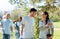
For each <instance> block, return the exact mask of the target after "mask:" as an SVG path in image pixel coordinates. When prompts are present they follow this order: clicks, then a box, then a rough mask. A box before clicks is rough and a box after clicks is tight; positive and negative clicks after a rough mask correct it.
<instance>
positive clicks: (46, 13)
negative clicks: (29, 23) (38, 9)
mask: <svg viewBox="0 0 60 39" xmlns="http://www.w3.org/2000/svg"><path fill="white" fill-rule="evenodd" d="M44 14H45V15H47V17H46V21H45V22H46V24H47V23H48V21H49V14H48V12H46V11H45V12H44Z"/></svg>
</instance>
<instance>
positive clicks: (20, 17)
mask: <svg viewBox="0 0 60 39" xmlns="http://www.w3.org/2000/svg"><path fill="white" fill-rule="evenodd" d="M19 17H20V19H21V20H20V21H22V17H21V16H19ZM17 21H18V19H17V20H15V21H13V23H15V22H17Z"/></svg>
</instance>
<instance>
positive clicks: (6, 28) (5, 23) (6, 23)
mask: <svg viewBox="0 0 60 39" xmlns="http://www.w3.org/2000/svg"><path fill="white" fill-rule="evenodd" d="M9 18H10V14H9V13H6V16H5V19H3V20H2V22H1V24H2V28H3V39H10V29H11V30H12V21H11V20H10V19H9Z"/></svg>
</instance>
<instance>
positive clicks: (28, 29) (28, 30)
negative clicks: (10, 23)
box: [21, 8, 37, 39]
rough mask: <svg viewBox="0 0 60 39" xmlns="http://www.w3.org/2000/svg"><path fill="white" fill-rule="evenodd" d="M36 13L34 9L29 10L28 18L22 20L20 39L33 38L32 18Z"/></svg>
mask: <svg viewBox="0 0 60 39" xmlns="http://www.w3.org/2000/svg"><path fill="white" fill-rule="evenodd" d="M36 13H37V10H36V9H35V8H31V10H30V13H29V15H28V16H25V17H24V18H23V19H22V28H21V36H22V39H33V38H34V18H33V17H35V15H36Z"/></svg>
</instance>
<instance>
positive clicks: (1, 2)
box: [0, 0, 15, 11]
mask: <svg viewBox="0 0 60 39" xmlns="http://www.w3.org/2000/svg"><path fill="white" fill-rule="evenodd" d="M8 1H9V0H0V11H10V10H13V9H14V8H15V6H14V5H11V4H10V3H9V2H8Z"/></svg>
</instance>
